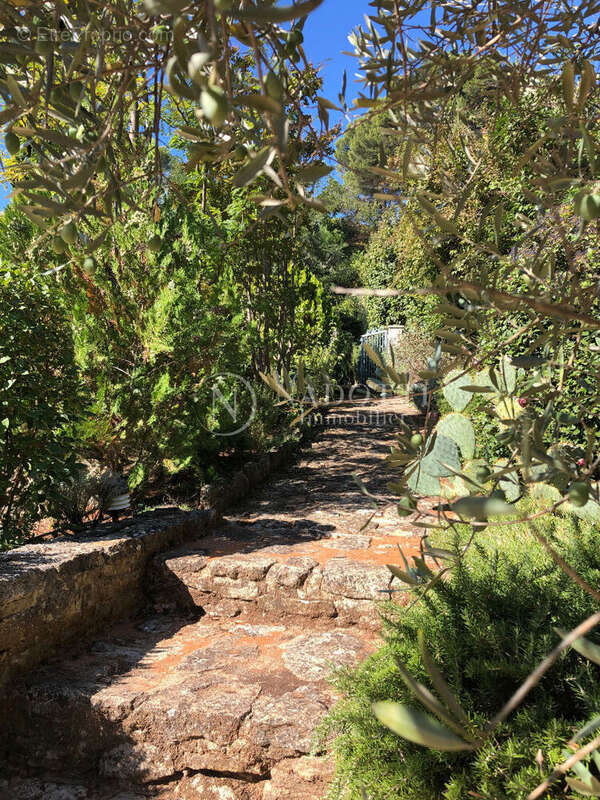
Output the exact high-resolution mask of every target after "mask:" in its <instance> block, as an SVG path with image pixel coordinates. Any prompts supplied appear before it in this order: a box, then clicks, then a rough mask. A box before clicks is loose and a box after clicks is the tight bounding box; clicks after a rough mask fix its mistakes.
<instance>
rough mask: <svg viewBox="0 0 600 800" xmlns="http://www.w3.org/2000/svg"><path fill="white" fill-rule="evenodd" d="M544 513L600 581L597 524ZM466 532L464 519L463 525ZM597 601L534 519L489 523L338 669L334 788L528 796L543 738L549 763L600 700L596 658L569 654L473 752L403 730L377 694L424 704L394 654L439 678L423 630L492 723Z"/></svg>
mask: <svg viewBox="0 0 600 800" xmlns="http://www.w3.org/2000/svg"><path fill="white" fill-rule="evenodd" d="M541 524H542V525H543V526H544V528H545V532H546V534H547V535H550V536H552V537H554V540H555V543H557V547H560V549H561V550H562V552H563V553H564V555H565V558H566V559H567V560H568V561H569V563H570V564H571V565H572V566H573V567H574V568H575V569H576V570H577V572H578V573H579V574H580V575H582V576H583V577H584V578H585V579H586V580H588V581H589V582H590V583H591V584H592V585H593V586H597V585H598V580H599V578H600V554H599V553H598V541H597V540H598V536H597V534H596V532H595V530H594V529H593V527H592V526H590V525H587V524H580V523H578V522H577V521H575V520H574V519H572V518H569V519H565V518H559V517H553V518H550V517H549V518H545V519H544V520H543V522H542V523H541ZM466 535H467V532H466V531H463V532H462V533H461V534H459V535H458V537H459V538H460V537H464V536H466ZM439 538H442V537H439ZM440 543H442V542H439V541H438V542H436V544H440ZM443 544H444V545H445V546H446V547H447V546H448V544H449V543H448V541H447V540H446V541H444V542H443ZM453 544H454V546H456V545H457V544H458V541H456V540H455V541H454V542H453ZM596 610H597V608H596V605H595V604H594V601H593V600H592V599H591V598H590V597H589V596H588V595H586V594H585V593H583V592H582V591H581V590H580V589H579V588H578V587H577V586H576V585H575V584H574V583H573V582H572V581H571V580H570V579H569V578H568V577H566V576H565V575H564V573H562V572H561V571H560V570H558V569H557V568H556V567H555V566H554V564H553V563H552V562H551V561H550V560H549V559H548V557H547V556H546V554H545V552H544V551H543V550H542V549H541V548H540V546H539V545H537V544H536V543H535V541H534V539H533V537H532V536H531V535H530V534H529V533H528V531H527V529H526V527H525V526H524V525H522V524H518V525H503V526H498V527H496V526H493V527H492V528H489V529H488V531H487V532H485V533H483V534H479V535H478V539H477V545H476V547H473V548H472V549H471V550H470V551H469V553H468V555H467V557H466V559H465V560H464V562H463V563H462V565H461V566H459V567H457V568H456V570H455V571H453V572H452V573H451V578H450V580H449V581H447V582H444V581H441V582H438V583H437V584H436V585H435V587H434V588H433V589H432V590H431V591H430V592H429V594H428V595H427V596H426V597H425V599H424V600H423V602H421V603H420V604H416V605H413V606H411V607H409V609H408V610H407V609H406V608H403V607H400V606H395V607H392V608H391V611H390V613H389V614H388V615H387V622H386V625H385V630H384V644H383V647H381V649H380V650H378V651H377V652H376V653H374V654H373V655H372V656H370V657H369V658H367V659H366V661H364V662H363V663H362V664H361V665H360V666H359V667H358V668H356V669H352V670H348V669H346V670H344V671H340V672H339V673H337V675H336V677H335V684H336V687H337V689H338V690H339V691H340V692H341V693H342V696H343V699H342V700H341V701H340V702H339V703H338V705H337V706H336V707H335V708H334V710H333V711H332V713H331V715H330V716H329V718H328V720H327V722H326V724H325V726H324V727H323V730H322V733H323V736H327V735H333V737H334V750H335V752H336V754H337V765H338V767H337V777H336V780H335V781H334V785H333V788H332V791H331V797H333V798H345V799H347V800H349V799H350V798H352V799H353V800H354V798H357V799H358V798H361V790H360V787H361V785H364V787H365V789H366V790H367V794H368V797H369V800H383V799H384V798H394V799H395V800H396V798H397V799H398V800H434V799H435V798H444V800H459V798H461V800H462V798H466V797H469V796H473V797H483V798H488V799H489V800H500V798H511V799H512V798H514V799H515V800H516V798H519V799H521V798H523V797H524V796H526V794H527V793H528V792H529V791H531V789H532V788H534V787H535V786H536V785H537V783H538V782H539V779H540V770H539V768H538V766H537V764H536V761H535V758H536V753H537V752H538V750H541V752H542V755H543V758H544V774H546V773H547V772H549V771H550V769H551V767H552V766H554V765H555V764H557V763H559V762H560V761H562V760H563V759H562V757H561V748H562V747H563V746H564V744H565V743H566V742H567V741H568V739H569V737H570V736H571V735H572V734H573V733H574V731H575V730H576V728H577V727H578V726H579V725H580V724H581V722H583V721H586V720H587V719H589V718H590V717H591V716H592V715H594V714H595V713H597V709H598V707H599V706H600V689H599V688H598V682H597V670H598V668H597V667H596V666H594V665H593V664H590V662H587V661H586V660H585V659H583V658H581V657H580V656H578V655H577V654H576V653H574V652H573V651H569V652H568V653H567V654H565V655H563V656H562V657H561V659H560V660H559V661H558V662H557V663H556V664H555V666H554V667H553V668H552V669H551V670H550V671H549V672H548V673H547V674H546V676H545V677H544V678H543V679H542V681H541V682H540V683H539V684H538V686H537V687H536V688H535V689H534V690H533V691H532V692H531V693H530V694H529V695H528V696H527V699H526V701H525V702H524V703H523V704H522V705H521V707H520V708H519V710H518V711H517V712H516V713H514V714H513V715H512V716H510V717H509V718H508V720H507V721H506V722H505V723H504V724H503V725H502V726H501V727H500V728H499V729H498V730H497V733H496V735H495V736H494V737H493V738H492V739H491V740H490V741H489V742H488V743H487V744H486V745H485V746H484V747H483V748H482V749H480V750H478V751H476V752H474V753H444V752H439V751H434V750H428V749H426V748H424V747H420V746H418V745H415V744H412V743H410V742H408V741H406V740H404V739H400V738H399V737H397V736H396V735H394V734H393V733H391V732H390V731H388V730H387V729H386V728H384V727H383V726H382V725H381V724H380V723H379V722H378V721H377V720H376V719H375V717H374V716H373V714H372V712H371V704H372V703H373V702H374V701H377V700H394V701H399V702H407V703H409V704H411V705H413V706H415V707H419V703H418V701H416V700H414V698H413V697H412V695H411V694H410V692H409V690H408V689H407V688H406V685H405V684H404V682H403V681H402V679H401V677H400V674H399V671H398V669H397V667H396V659H398V660H400V661H401V662H403V663H404V664H405V665H406V666H407V667H408V669H409V670H410V672H411V673H412V674H413V676H414V677H416V678H417V679H418V680H420V681H421V682H423V683H424V684H426V685H428V686H429V687H430V688H433V687H432V686H431V683H430V681H429V679H428V676H427V673H426V671H425V669H424V667H423V665H422V662H421V659H420V656H419V648H418V646H417V636H418V631H419V630H422V631H423V632H424V635H425V640H426V642H427V645H428V647H429V649H430V651H431V653H432V655H433V656H434V658H435V660H436V661H437V663H438V665H439V666H440V668H441V670H442V672H443V674H444V676H445V678H446V680H447V681H448V683H449V684H450V686H451V688H452V689H453V690H454V691H455V692H456V694H457V696H458V697H459V699H460V700H461V702H462V703H463V705H464V707H465V708H466V710H467V713H468V715H469V717H470V718H471V719H472V720H473V721H474V722H475V723H479V724H483V723H485V721H486V720H489V719H490V718H491V717H492V716H493V715H494V713H495V712H497V711H498V710H499V709H500V708H501V706H502V705H503V704H504V703H505V702H506V700H507V699H508V697H510V695H511V694H512V693H513V692H514V691H515V690H516V689H517V687H518V686H519V685H520V684H521V682H522V681H523V680H524V679H525V677H526V676H527V675H528V674H529V672H530V671H531V670H532V669H534V668H535V667H536V666H537V664H538V663H539V662H540V660H541V659H542V658H543V657H544V656H545V655H546V654H547V653H548V652H549V651H550V650H551V649H552V647H553V646H555V645H556V643H557V637H556V634H554V633H553V630H552V629H553V626H557V627H564V628H567V629H570V628H572V627H574V626H575V625H576V624H577V623H579V622H581V621H582V620H583V619H584V618H585V617H586V616H588V615H589V614H590V613H593V612H594V611H596ZM470 793H474V794H470ZM544 796H545V797H563V796H564V784H561V782H560V781H559V782H557V784H555V786H554V787H553V789H552V791H550V792H548V793H547V794H546V795H544Z"/></svg>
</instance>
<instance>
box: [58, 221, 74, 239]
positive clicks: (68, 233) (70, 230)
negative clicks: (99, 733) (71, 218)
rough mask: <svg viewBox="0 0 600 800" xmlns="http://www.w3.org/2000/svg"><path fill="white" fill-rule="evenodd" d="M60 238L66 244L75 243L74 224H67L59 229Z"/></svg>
mask: <svg viewBox="0 0 600 800" xmlns="http://www.w3.org/2000/svg"><path fill="white" fill-rule="evenodd" d="M60 236H61V239H62V240H63V242H65V243H66V244H75V242H76V241H77V227H76V225H75V223H74V222H67V224H66V225H63V227H62V228H61V229H60Z"/></svg>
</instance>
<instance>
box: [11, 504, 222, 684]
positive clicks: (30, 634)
mask: <svg viewBox="0 0 600 800" xmlns="http://www.w3.org/2000/svg"><path fill="white" fill-rule="evenodd" d="M210 523H211V515H210V513H209V512H198V511H197V512H190V513H184V512H181V511H178V510H177V509H173V510H170V511H168V510H166V511H163V512H152V513H148V514H142V515H140V516H139V517H137V518H134V519H133V520H132V521H131V522H130V524H129V525H127V526H124V527H121V528H120V530H117V531H114V530H113V531H109V532H106V531H107V529H110V528H111V526H109V525H107V526H103V527H101V528H100V529H99V530H97V531H95V533H94V538H93V539H91V538H87V539H82V538H79V539H73V540H70V541H66V540H64V539H62V540H59V541H54V542H47V543H38V544H30V545H25V546H24V547H17V548H15V549H14V550H9V551H8V552H6V553H0V643H1V644H0V685H2V684H4V683H6V682H7V681H8V680H10V679H11V678H12V677H16V676H17V675H19V674H22V673H23V672H24V671H26V670H28V669H30V668H31V667H33V666H35V665H36V664H38V663H39V662H40V661H42V660H43V659H44V658H46V657H47V656H49V655H50V654H51V653H52V652H53V651H55V650H56V648H57V647H58V646H59V645H61V644H64V643H66V642H68V641H69V640H72V639H75V638H76V637H78V636H81V635H85V634H88V633H92V632H94V631H97V630H99V629H100V628H101V627H102V625H103V624H105V623H106V622H109V621H111V620H116V619H120V618H123V617H126V616H128V615H130V614H132V613H134V612H135V611H136V610H137V609H138V608H139V607H140V606H141V604H142V603H143V600H144V593H143V584H144V580H143V579H144V575H145V572H146V565H147V564H148V562H149V560H150V559H151V558H152V557H153V556H155V555H156V554H157V553H159V552H161V551H162V550H164V549H165V548H168V547H171V546H173V545H174V544H177V543H179V542H182V541H183V540H184V539H185V538H187V537H188V536H199V535H202V534H203V532H206V530H207V529H208V527H209V525H210Z"/></svg>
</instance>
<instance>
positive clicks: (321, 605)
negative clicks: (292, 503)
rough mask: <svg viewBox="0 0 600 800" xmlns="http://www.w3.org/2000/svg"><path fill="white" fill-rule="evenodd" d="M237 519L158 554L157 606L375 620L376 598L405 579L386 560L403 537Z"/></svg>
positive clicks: (374, 623)
mask: <svg viewBox="0 0 600 800" xmlns="http://www.w3.org/2000/svg"><path fill="white" fill-rule="evenodd" d="M277 524H278V526H279V527H274V528H266V527H264V524H263V525H260V524H250V525H239V524H235V523H230V524H228V525H225V526H223V527H222V528H220V529H219V530H218V531H216V532H215V534H214V535H211V536H209V537H205V538H202V539H199V540H197V541H195V542H191V543H189V544H186V546H185V547H184V548H180V549H177V550H173V551H171V552H168V553H166V554H161V555H160V556H157V557H156V558H155V559H154V561H153V563H152V565H151V570H150V589H149V591H150V596H151V598H152V601H153V602H154V604H155V607H156V609H157V610H158V611H161V610H163V611H171V612H172V611H175V610H192V609H196V610H200V609H201V610H203V611H204V612H205V613H206V614H208V615H209V616H211V617H213V618H235V617H237V616H238V615H247V614H250V615H255V614H256V613H257V612H259V613H262V614H263V615H264V616H265V617H269V618H270V619H273V620H280V619H283V618H286V617H308V618H311V619H329V620H333V621H334V623H333V624H335V625H342V626H347V625H359V626H361V627H371V628H376V627H378V626H379V624H380V617H379V612H378V607H377V605H376V602H377V601H381V600H389V599H390V597H391V593H392V591H393V592H394V593H395V599H396V600H397V599H398V595H397V592H398V591H400V590H401V586H402V584H400V583H399V582H398V581H397V580H396V579H393V578H392V575H391V573H390V571H389V570H388V569H387V568H386V566H385V564H386V563H394V562H397V561H398V550H397V546H398V542H399V541H400V540H399V539H398V538H396V537H393V536H389V535H386V536H381V535H380V536H374V535H362V534H350V533H340V532H337V531H334V532H333V534H332V533H331V532H330V531H324V530H322V529H321V528H319V526H313V527H307V526H306V525H305V524H293V525H288V526H287V527H282V523H281V522H279V523H277Z"/></svg>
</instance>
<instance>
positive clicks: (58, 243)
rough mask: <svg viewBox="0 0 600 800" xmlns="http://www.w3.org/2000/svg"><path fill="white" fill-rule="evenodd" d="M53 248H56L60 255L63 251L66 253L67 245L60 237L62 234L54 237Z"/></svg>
mask: <svg viewBox="0 0 600 800" xmlns="http://www.w3.org/2000/svg"><path fill="white" fill-rule="evenodd" d="M52 249H53V250H54V252H55V253H57V254H58V255H60V254H61V253H64V252H65V251H66V249H67V245H66V243H65V242H64V241H63V240H62V239H61V238H60V236H55V237H54V239H52Z"/></svg>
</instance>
